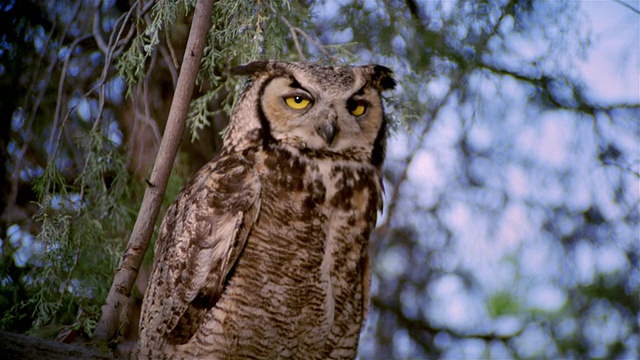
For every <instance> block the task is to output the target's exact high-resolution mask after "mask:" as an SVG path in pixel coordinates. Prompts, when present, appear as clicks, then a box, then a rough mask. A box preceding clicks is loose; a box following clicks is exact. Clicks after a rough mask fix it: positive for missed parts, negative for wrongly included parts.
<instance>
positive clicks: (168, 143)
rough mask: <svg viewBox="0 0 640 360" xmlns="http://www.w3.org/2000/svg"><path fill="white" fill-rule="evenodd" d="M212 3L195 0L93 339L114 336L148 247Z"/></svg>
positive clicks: (180, 135) (191, 89)
mask: <svg viewBox="0 0 640 360" xmlns="http://www.w3.org/2000/svg"><path fill="white" fill-rule="evenodd" d="M213 4H214V1H213V0H202V1H198V2H197V3H196V8H195V11H194V15H193V22H192V24H191V31H190V33H189V39H188V40H187V47H186V51H185V54H184V58H183V61H182V66H181V68H180V75H179V77H178V84H177V86H176V92H175V95H174V97H173V101H172V103H171V110H170V111H169V118H168V120H167V127H166V129H165V133H164V137H163V139H162V142H161V143H160V149H159V151H158V155H157V157H156V162H155V165H154V168H153V171H152V173H151V179H150V181H151V183H152V184H153V186H152V187H148V188H147V190H146V191H145V194H144V198H143V200H142V206H141V207H140V212H139V213H138V218H137V220H136V223H135V225H134V227H133V232H132V233H131V237H130V238H129V244H128V245H127V250H126V252H125V253H124V255H123V256H122V261H121V264H120V268H119V269H118V271H116V274H115V276H114V281H113V284H112V286H111V289H110V290H109V294H108V295H107V300H106V303H105V305H104V306H103V307H102V316H101V318H100V321H99V322H98V327H97V328H96V331H95V334H94V341H96V342H105V343H108V342H111V341H112V340H113V339H114V338H115V336H116V333H117V330H118V328H119V326H120V323H121V318H122V316H123V313H124V310H125V307H126V304H127V301H128V299H129V296H130V295H131V289H132V288H133V285H134V283H135V280H136V277H137V276H138V269H139V268H140V265H141V264H142V260H143V259H144V255H145V253H146V251H147V248H148V247H149V243H150V240H151V235H152V234H153V229H154V226H155V223H156V220H157V218H158V213H159V212H160V205H161V204H162V198H163V197H164V193H165V190H166V187H167V182H168V180H169V175H170V173H171V168H172V166H173V162H174V160H175V158H176V154H177V152H178V146H179V145H180V139H181V137H182V132H183V130H184V126H185V119H186V116H187V112H188V110H189V103H190V101H191V96H192V94H193V89H194V87H195V80H196V75H197V73H198V68H199V65H200V59H201V58H202V52H203V49H204V45H205V42H206V39H207V32H208V31H209V29H210V28H211V13H212V11H213Z"/></svg>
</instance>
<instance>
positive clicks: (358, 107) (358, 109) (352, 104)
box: [347, 100, 367, 116]
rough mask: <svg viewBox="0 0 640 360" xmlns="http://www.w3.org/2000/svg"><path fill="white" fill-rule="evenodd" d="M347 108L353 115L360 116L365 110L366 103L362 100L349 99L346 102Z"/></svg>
mask: <svg viewBox="0 0 640 360" xmlns="http://www.w3.org/2000/svg"><path fill="white" fill-rule="evenodd" d="M347 110H349V113H351V115H353V116H360V115H362V114H364V112H365V111H366V110H367V103H366V102H364V101H357V100H349V101H348V102H347Z"/></svg>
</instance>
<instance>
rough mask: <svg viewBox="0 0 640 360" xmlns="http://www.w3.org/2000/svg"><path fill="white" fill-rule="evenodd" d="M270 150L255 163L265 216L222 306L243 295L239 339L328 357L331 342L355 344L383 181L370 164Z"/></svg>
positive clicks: (333, 345)
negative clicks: (365, 264) (366, 260)
mask: <svg viewBox="0 0 640 360" xmlns="http://www.w3.org/2000/svg"><path fill="white" fill-rule="evenodd" d="M267 155H268V156H265V157H264V161H263V162H262V163H258V164H257V165H256V169H257V173H258V175H259V177H260V181H261V183H262V193H261V198H260V203H261V205H260V214H259V216H258V219H257V220H256V223H255V225H254V227H253V229H252V230H251V232H250V234H249V238H248V240H247V244H246V247H245V249H244V251H243V254H242V256H241V258H240V260H239V261H238V263H237V265H236V268H235V270H234V275H233V277H231V279H230V281H229V284H228V285H227V289H226V290H225V294H224V295H223V298H222V299H221V306H223V307H224V306H226V305H225V303H226V300H225V298H227V299H228V300H229V304H232V303H233V304H237V302H238V301H237V299H239V298H241V299H242V300H241V302H242V303H243V305H244V308H242V309H239V308H234V310H233V311H237V314H236V315H237V316H234V317H233V318H234V320H233V321H236V320H235V319H237V318H243V319H245V320H244V321H243V325H242V326H241V327H242V331H241V332H239V333H237V336H239V337H240V338H241V339H242V338H252V339H253V340H252V341H254V340H255V339H257V338H261V339H262V340H264V346H265V347H270V348H271V349H273V350H274V351H276V353H281V354H282V353H289V352H295V351H303V353H304V352H308V353H324V354H325V355H326V357H327V358H328V357H330V351H331V349H335V348H336V347H343V346H347V345H356V344H357V340H358V336H359V332H360V328H361V326H362V322H363V302H364V301H365V299H364V295H363V285H362V282H363V280H362V279H363V273H362V269H363V261H364V260H363V259H364V254H365V252H366V250H367V245H368V241H369V235H370V232H371V230H372V229H373V226H374V225H375V220H376V214H377V211H378V208H379V206H380V201H381V187H380V184H379V179H378V178H377V175H376V172H375V170H374V168H373V167H367V166H362V165H361V164H358V163H352V162H350V161H341V160H338V159H332V158H311V157H305V156H299V154H293V153H291V152H288V151H281V152H274V153H271V154H267ZM257 159H260V157H259V156H258V157H257ZM367 301H368V300H367ZM229 324H231V323H229ZM250 324H252V325H250ZM238 330H239V329H238ZM227 333H229V330H227ZM243 334H244V335H243ZM283 339H288V340H283ZM345 341H346V342H347V343H348V344H344V343H343V342H345ZM241 342H242V340H240V343H241ZM338 345H339V346H338ZM353 348H354V349H355V348H356V347H355V346H353Z"/></svg>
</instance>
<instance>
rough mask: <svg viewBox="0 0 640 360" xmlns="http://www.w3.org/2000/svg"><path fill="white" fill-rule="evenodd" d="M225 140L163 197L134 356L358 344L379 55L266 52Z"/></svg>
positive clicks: (373, 211)
mask: <svg viewBox="0 0 640 360" xmlns="http://www.w3.org/2000/svg"><path fill="white" fill-rule="evenodd" d="M232 73H234V74H236V75H248V76H250V77H251V81H250V82H249V85H248V86H247V88H246V89H245V91H244V92H243V94H242V96H241V97H240V99H239V101H238V104H237V106H236V108H235V110H234V112H233V115H232V117H231V121H230V124H229V128H228V131H227V133H226V135H225V138H224V145H223V147H222V151H221V153H220V155H219V157H217V158H216V159H214V160H212V161H211V162H210V163H208V164H207V165H205V166H204V167H203V168H202V169H201V170H200V171H199V172H197V173H196V175H195V176H194V178H193V179H192V180H191V181H190V182H189V183H188V184H187V185H186V187H185V188H184V189H183V190H182V192H181V193H180V194H179V195H178V197H177V199H176V200H175V202H174V203H173V205H171V206H170V207H169V209H168V210H167V213H166V215H165V217H164V220H163V222H162V225H161V228H160V232H159V235H158V239H157V241H156V245H155V260H154V263H153V271H152V274H151V278H150V280H149V286H148V288H147V291H146V294H145V296H144V302H143V305H142V318H141V320H140V340H139V348H138V350H139V356H140V357H141V358H154V359H156V358H171V359H183V358H184V359H194V358H210V359H232V358H266V359H276V358H304V359H329V358H335V359H338V358H351V359H352V358H354V357H355V355H356V350H357V345H358V337H359V333H360V329H361V328H362V325H363V322H364V319H365V315H366V313H367V308H368V302H369V295H370V290H369V285H370V270H369V258H368V255H367V245H368V242H369V235H370V234H371V231H372V230H373V228H374V226H375V223H376V217H377V212H378V211H379V210H380V209H381V207H382V191H383V190H382V180H381V173H380V167H381V164H382V161H383V158H384V149H385V134H386V125H385V120H384V111H383V105H382V100H381V97H380V92H382V91H383V90H386V89H391V88H393V87H394V86H395V81H394V80H393V78H392V77H391V71H390V70H389V69H388V68H386V67H383V66H379V65H367V66H356V67H322V66H318V65H312V64H302V63H288V62H280V61H259V62H253V63H249V64H247V65H244V66H240V67H237V68H235V69H233V70H232Z"/></svg>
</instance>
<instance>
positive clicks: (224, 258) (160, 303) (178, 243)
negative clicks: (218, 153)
mask: <svg viewBox="0 0 640 360" xmlns="http://www.w3.org/2000/svg"><path fill="white" fill-rule="evenodd" d="M259 194H260V181H259V179H258V176H257V174H256V173H255V171H254V170H253V168H252V167H251V166H250V165H249V164H247V162H246V160H245V159H244V158H242V157H241V156H235V155H227V156H223V157H221V158H219V159H217V160H216V161H213V162H210V163H209V164H207V165H205V167H203V168H202V169H201V170H200V171H199V172H198V173H197V174H196V175H195V177H194V179H193V180H191V182H190V183H189V184H187V186H186V187H185V189H184V190H183V191H182V192H181V193H180V195H178V197H177V199H176V201H175V202H174V203H173V204H172V205H171V206H170V207H169V209H168V210H167V213H166V215H165V218H164V220H163V222H162V226H161V228H160V232H159V234H158V239H157V241H156V246H155V260H154V264H153V272H152V274H151V277H150V279H149V285H148V287H147V293H146V295H145V298H144V302H143V307H142V317H141V319H140V341H141V344H143V343H145V342H148V343H150V344H146V345H147V346H150V347H153V343H155V342H160V343H161V342H165V341H167V342H170V343H184V342H186V341H188V340H189V338H191V337H192V336H193V334H194V333H195V331H196V330H197V328H198V327H199V326H200V323H201V320H202V317H203V315H204V312H205V310H206V309H207V308H211V307H213V306H214V305H215V303H216V302H217V301H218V299H219V298H220V295H221V293H222V291H223V288H224V284H225V280H226V278H227V275H228V274H229V271H230V270H231V269H232V267H233V266H234V264H235V263H236V260H237V259H238V256H239V255H240V253H241V252H242V249H243V248H244V244H245V242H246V240H247V235H248V234H249V232H250V230H251V228H252V227H253V224H254V222H255V220H256V218H257V216H258V212H259V209H260V197H259Z"/></svg>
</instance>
